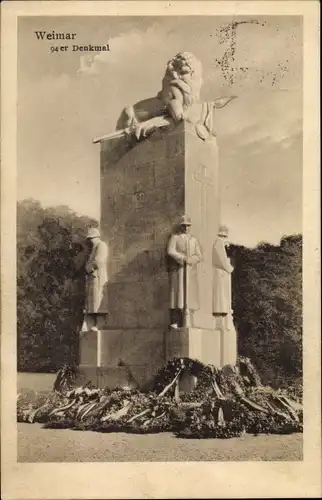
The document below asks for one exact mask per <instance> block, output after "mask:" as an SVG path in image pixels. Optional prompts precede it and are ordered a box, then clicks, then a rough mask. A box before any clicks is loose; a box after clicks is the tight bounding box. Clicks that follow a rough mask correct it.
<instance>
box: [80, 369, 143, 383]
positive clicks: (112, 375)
mask: <svg viewBox="0 0 322 500" xmlns="http://www.w3.org/2000/svg"><path fill="white" fill-rule="evenodd" d="M88 382H91V383H92V384H93V386H94V387H98V388H100V389H103V388H104V387H109V388H110V389H115V388H116V387H122V388H129V389H136V388H138V383H137V382H136V380H135V378H134V377H133V375H132V373H131V371H130V370H129V369H128V368H127V367H124V366H114V367H96V366H79V367H78V368H77V373H76V385H77V386H81V385H85V384H87V383H88Z"/></svg>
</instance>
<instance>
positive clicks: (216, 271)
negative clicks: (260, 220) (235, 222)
mask: <svg viewBox="0 0 322 500" xmlns="http://www.w3.org/2000/svg"><path fill="white" fill-rule="evenodd" d="M217 236H218V238H217V239H216V241H215V243H214V246H213V304H212V312H213V315H214V316H217V317H218V316H219V317H220V316H221V317H223V316H226V315H228V314H230V313H231V273H232V272H233V270H234V268H233V266H232V265H231V263H230V259H229V258H228V256H227V252H226V247H227V245H228V228H227V227H226V226H220V227H219V230H218V234H217Z"/></svg>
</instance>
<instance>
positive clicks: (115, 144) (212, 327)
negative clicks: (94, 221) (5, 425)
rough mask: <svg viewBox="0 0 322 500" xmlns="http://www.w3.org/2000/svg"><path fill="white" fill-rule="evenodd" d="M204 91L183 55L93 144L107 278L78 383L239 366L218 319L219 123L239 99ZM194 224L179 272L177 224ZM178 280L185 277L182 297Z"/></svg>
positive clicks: (131, 381) (134, 380) (196, 66)
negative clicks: (174, 361) (179, 360)
mask: <svg viewBox="0 0 322 500" xmlns="http://www.w3.org/2000/svg"><path fill="white" fill-rule="evenodd" d="M201 84H202V72H201V64H200V62H199V61H198V60H197V59H196V58H195V57H194V56H193V55H192V54H190V53H185V52H184V53H180V54H178V55H177V56H175V57H174V58H173V59H172V60H171V61H169V62H168V64H167V68H166V72H165V76H164V78H163V81H162V90H161V91H160V92H159V94H158V95H157V97H154V98H150V99H146V100H145V101H141V102H139V103H137V104H136V105H134V106H131V107H128V108H126V109H125V110H124V111H123V112H122V114H121V116H120V118H119V120H118V123H117V130H116V132H114V133H112V134H110V135H108V136H104V137H100V138H98V139H95V140H94V142H95V143H100V147H101V155H100V163H101V221H100V231H101V234H102V240H103V241H105V242H106V244H107V245H108V260H107V264H106V265H107V276H108V281H107V283H106V285H105V288H104V293H103V296H102V302H101V304H100V308H101V311H103V314H100V315H98V317H97V322H96V324H95V326H96V328H97V331H90V330H88V331H85V332H83V333H82V336H81V341H80V343H81V356H80V367H79V372H78V378H79V382H83V381H85V380H88V379H89V378H90V379H92V381H93V382H94V383H97V384H98V385H100V386H104V385H109V386H110V387H113V386H116V385H123V386H124V385H127V384H128V385H130V386H133V385H134V386H140V387H142V386H144V385H145V384H147V383H148V382H149V381H151V380H152V379H153V376H154V375H155V374H156V372H157V371H158V369H160V368H161V367H162V366H164V364H165V362H166V361H167V360H168V359H170V358H172V357H175V356H188V357H191V358H195V359H199V360H200V361H202V362H204V363H212V364H214V365H215V366H222V365H224V364H226V363H227V362H235V361H236V360H235V359H232V357H231V356H229V360H228V361H227V359H228V358H227V355H226V353H227V352H228V351H227V349H226V347H224V346H225V345H226V344H225V339H223V336H227V338H228V334H229V335H230V337H229V338H232V337H233V339H234V340H233V342H234V343H235V344H236V332H235V330H234V328H233V322H232V321H231V324H230V325H229V326H227V325H228V322H226V324H225V325H226V326H227V328H228V330H227V328H226V326H225V328H222V325H221V324H219V323H218V318H217V317H215V316H214V315H213V313H214V311H213V305H214V297H213V293H214V278H215V270H214V257H213V247H214V242H215V239H216V233H217V231H218V228H219V222H220V200H219V165H218V148H217V141H216V134H215V132H214V129H213V116H214V113H215V111H216V109H219V108H222V107H223V106H224V105H226V104H227V103H228V102H229V101H231V99H232V97H227V98H226V97H224V98H218V99H215V100H214V101H213V102H200V101H199V94H200V88H201ZM185 214H188V216H187V215H185ZM180 217H184V218H183V219H181V223H180ZM190 217H191V221H192V224H193V225H192V230H193V231H192V233H191V237H190V238H191V242H190V243H191V244H189V245H188V247H189V248H190V249H193V255H186V257H187V259H186V258H185V259H183V260H182V265H181V264H180V262H178V260H179V261H180V258H179V259H178V258H177V260H176V258H175V257H176V255H175V253H174V252H176V251H178V248H179V246H180V245H179V246H178V235H177V233H176V229H177V227H178V222H179V224H180V226H181V227H185V228H187V227H190V223H191V221H190V219H189V218H190ZM182 222H183V224H182ZM187 222H188V224H187ZM189 252H190V250H189ZM179 253H180V252H179ZM177 257H178V255H177ZM189 259H190V260H189ZM171 260H172V261H171ZM176 266H177V269H176V270H175V268H176ZM178 266H179V267H180V266H181V269H182V270H180V269H179V268H178ZM176 273H177V279H179V280H184V281H183V282H184V287H183V288H182V290H181V295H180V290H179V289H178V288H177V289H175V286H177V287H178V283H179V282H178V281H177V284H176V285H175V284H174V281H173V280H174V276H175V274H176ZM193 275H194V276H195V278H193ZM187 276H189V279H188V278H187ZM171 280H172V281H171ZM187 283H188V288H186V284H187ZM191 283H192V285H191ZM196 285H197V286H196ZM189 288H190V290H189ZM191 293H192V295H195V297H194V298H193V297H192V295H191ZM175 295H176V297H175ZM174 299H176V300H174ZM177 299H180V300H177ZM175 302H176V303H175ZM174 306H175V307H174ZM179 306H180V307H179ZM180 312H182V317H181V319H180V318H179V319H178V320H174V318H173V314H175V313H177V314H178V313H180ZM229 317H231V318H232V316H231V311H230V310H229ZM85 329H86V328H85ZM227 332H228V333H227ZM229 352H231V349H230V350H229Z"/></svg>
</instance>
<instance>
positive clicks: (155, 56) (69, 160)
mask: <svg viewBox="0 0 322 500" xmlns="http://www.w3.org/2000/svg"><path fill="white" fill-rule="evenodd" d="M242 20H247V21H256V22H248V23H245V24H240V25H239V26H238V27H237V30H236V38H235V40H236V52H235V56H234V60H230V61H229V65H230V71H229V72H228V73H227V72H225V71H222V67H221V65H220V61H221V59H222V57H223V55H224V53H225V51H227V49H228V48H229V46H230V44H231V40H232V37H231V36H230V34H231V32H230V31H229V30H228V31H227V30H226V29H225V27H226V26H227V25H229V23H231V22H232V21H235V22H236V21H242ZM35 30H48V31H52V30H55V31H57V32H62V31H65V32H68V31H69V32H74V33H76V37H75V41H74V43H77V44H81V45H86V44H89V43H91V44H94V45H95V44H96V45H104V44H107V43H109V46H110V51H109V52H104V53H101V55H96V56H94V58H92V59H89V58H87V57H86V56H85V57H84V55H82V54H81V53H80V52H72V51H71V48H70V49H69V51H68V52H59V53H53V54H50V53H49V47H50V45H52V42H51V41H41V40H37V37H36V36H35V34H34V31H35ZM61 43H63V44H65V42H61ZM66 43H69V44H70V46H71V45H72V43H73V42H68V41H67V42H66ZM179 51H190V52H193V53H194V54H195V55H196V56H197V57H198V58H199V59H200V60H201V61H202V64H203V73H204V86H203V89H202V93H201V97H202V99H209V100H213V99H214V98H216V97H218V96H220V95H236V96H237V97H238V98H237V99H236V100H235V101H233V102H232V103H231V104H229V105H228V106H227V107H226V108H224V109H223V110H221V111H220V112H218V113H217V117H216V121H217V123H216V127H217V136H218V143H219V147H220V169H221V177H222V186H221V192H222V215H223V222H225V223H226V224H227V225H228V226H229V227H230V234H231V239H232V241H234V242H236V243H241V244H244V245H249V246H252V245H255V244H256V243H258V242H260V241H270V242H272V243H278V241H279V239H280V238H281V236H283V235H285V234H293V233H298V232H301V231H302V216H301V211H302V24H301V18H300V16H298V17H285V16H283V17H282V16H281V17H259V18H253V17H252V18H248V19H247V18H245V17H244V18H241V17H235V18H228V17H218V16H217V17H207V18H206V17H154V18H152V17H146V18H139V17H136V18H125V17H92V18H89V17H87V18H86V17H77V18H75V17H72V18H71V17H64V18H58V17H56V18H53V17H51V18H50V19H49V18H42V17H38V18H24V19H21V18H20V20H19V26H18V198H19V199H23V198H27V197H33V198H35V199H37V200H39V201H41V203H42V204H43V205H44V206H49V205H58V204H64V205H68V206H70V207H71V208H72V209H74V210H75V211H77V212H78V213H80V214H87V215H89V216H93V217H95V218H98V217H99V175H100V174H99V145H93V144H92V139H93V138H94V137H96V136H100V135H104V134H107V133H110V132H112V131H113V130H114V129H115V124H116V121H117V118H118V116H119V114H120V112H121V110H122V108H123V107H124V106H125V105H127V104H132V103H134V102H136V101H138V100H140V99H144V98H147V97H152V96H154V95H156V93H157V92H158V91H159V90H160V84H161V80H162V77H163V74H164V70H165V64H166V62H167V60H168V59H170V58H171V57H173V56H174V55H175V54H176V53H177V52H179ZM240 68H244V69H240Z"/></svg>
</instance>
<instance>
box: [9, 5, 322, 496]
mask: <svg viewBox="0 0 322 500" xmlns="http://www.w3.org/2000/svg"><path fill="white" fill-rule="evenodd" d="M18 3H21V2H18ZM32 3H34V2H31V4H32ZM45 3H46V2H45ZM49 3H51V2H49ZM53 3H55V2H53ZM68 3H69V2H57V4H68ZM70 3H71V4H75V3H76V4H77V2H70ZM82 3H84V4H86V3H87V2H78V4H79V6H80V7H81V5H80V4H82ZM94 3H95V2H94ZM97 3H100V2H97ZM102 3H105V2H102ZM106 3H109V2H106ZM126 3H127V2H125V4H126ZM128 3H129V4H135V2H128ZM155 3H158V2H155ZM160 3H162V2H160ZM174 3H176V2H174ZM181 3H182V4H184V3H185V2H177V4H181ZM210 3H211V2H209V4H210ZM219 3H221V2H219ZM224 3H226V4H229V3H233V2H224ZM281 3H283V2H281ZM116 4H117V2H116ZM201 4H207V2H201ZM169 8H170V9H171V8H172V7H169ZM72 12H73V13H72V14H71V13H68V14H64V9H63V8H62V9H61V13H60V12H59V11H55V13H54V14H51V15H45V14H43V15H40V14H39V12H37V13H36V11H34V13H33V14H31V13H30V12H28V13H26V15H19V16H17V18H16V57H17V60H16V109H15V111H16V117H15V118H16V120H15V127H16V142H15V144H16V145H15V148H16V149H15V151H16V153H15V155H16V156H15V159H16V167H15V180H14V184H15V190H16V192H15V196H14V197H13V200H11V201H12V202H13V204H15V208H14V217H15V221H16V222H15V249H16V250H15V252H16V255H15V262H14V268H15V269H14V273H15V275H14V283H12V286H13V288H12V290H14V292H13V294H14V299H12V300H13V302H14V304H13V308H14V310H15V319H14V323H15V324H14V325H13V329H12V330H11V336H12V335H13V331H14V328H15V329H16V331H15V334H14V335H15V338H16V341H15V342H16V344H15V345H16V350H15V360H14V363H15V368H14V369H15V370H16V373H15V378H14V379H13V380H14V381H15V382H14V385H15V387H16V389H13V390H15V391H16V402H15V412H14V415H15V416H14V418H15V422H16V426H17V427H16V437H15V438H14V439H16V442H14V441H13V442H12V443H13V447H14V449H15V453H16V460H17V464H18V465H19V464H21V465H23V464H25V465H27V464H29V465H30V466H31V465H32V464H33V466H36V464H48V466H49V464H50V465H53V464H57V465H59V464H66V463H69V464H73V463H83V464H84V466H85V465H86V464H90V463H91V465H92V466H94V464H98V463H105V464H110V466H111V467H112V466H114V465H116V464H119V465H120V466H121V464H123V466H126V464H127V463H128V464H130V463H133V462H134V463H136V464H137V465H138V464H141V466H145V465H146V466H148V465H149V464H150V465H152V463H155V464H156V465H157V463H158V462H163V463H172V465H173V466H174V467H176V464H177V465H178V466H179V464H180V462H181V463H182V462H184V463H186V465H188V464H189V463H190V464H191V465H192V464H193V463H199V464H200V466H202V463H204V464H205V465H207V466H208V467H211V466H212V465H211V464H216V463H218V462H219V463H220V462H221V463H222V465H224V463H227V467H228V463H233V462H234V463H236V462H237V464H240V465H242V463H247V462H248V463H249V462H253V463H258V464H259V465H260V463H262V464H263V463H270V462H271V463H272V464H275V465H276V464H277V465H278V464H281V465H282V464H283V463H285V462H288V463H293V464H294V465H298V466H301V464H302V465H304V451H303V450H304V440H303V436H304V435H305V414H306V413H305V412H306V403H305V401H306V399H305V396H303V393H304V389H305V382H304V380H305V369H307V366H308V365H307V363H306V362H305V359H304V358H305V344H304V343H303V341H304V336H305V335H306V333H305V332H306V331H308V332H309V327H308V329H307V330H306V328H305V324H306V323H305V318H304V308H305V290H307V288H306V287H305V282H304V279H305V278H304V275H305V273H306V268H305V266H304V264H303V262H304V261H303V258H304V255H305V251H306V250H305V249H306V248H309V246H308V245H309V243H308V242H309V240H306V239H305V238H306V237H305V214H304V211H303V210H304V206H305V200H307V198H306V197H305V196H307V195H305V191H304V189H305V185H306V184H305V182H306V180H305V179H306V172H307V171H308V168H309V167H306V163H305V160H304V158H305V155H304V147H305V141H304V132H305V131H304V128H305V123H306V120H305V102H306V101H305V93H304V87H305V71H304V69H305V57H304V55H305V36H304V24H305V22H304V16H303V15H299V14H296V12H293V13H292V12H291V13H289V14H285V13H283V14H282V13H281V14H278V12H277V13H276V12H275V13H272V14H265V13H261V12H260V11H259V13H258V14H252V13H247V11H246V13H238V11H236V10H235V11H233V10H231V13H230V14H229V13H218V14H216V11H215V10H214V11H213V12H212V13H211V14H210V13H209V14H207V15H202V14H201V13H200V14H198V11H194V10H193V12H192V13H191V14H190V15H185V11H184V10H183V9H182V12H181V13H180V12H179V8H176V9H175V11H174V12H173V13H172V14H171V15H170V13H169V14H165V13H164V12H162V13H161V12H160V14H159V15H158V13H157V9H153V8H151V9H150V10H149V9H148V11H147V13H146V14H137V13H134V11H133V9H132V10H131V9H129V10H128V12H129V13H126V12H125V10H124V9H123V10H122V9H121V11H120V12H118V13H117V15H115V12H110V13H106V14H105V15H103V14H99V15H98V14H95V13H94V14H91V15H82V14H81V13H80V12H79V13H77V10H76V11H75V10H73V11H72ZM315 119H316V117H314V120H315ZM307 164H308V163H307ZM315 166H316V165H315ZM5 167H6V165H5ZM315 216H316V217H318V214H317V212H316V213H315ZM6 220H7V221H8V219H6ZM312 222H313V221H312ZM313 231H315V230H314V229H313ZM314 241H316V240H314ZM306 242H307V243H306ZM306 245H307V246H306ZM3 262H4V260H3ZM316 273H319V269H316ZM1 276H2V277H3V275H1ZM314 286H315V289H314ZM314 286H313V287H311V293H314V292H315V294H316V293H318V289H317V284H315V285H314ZM314 300H315V299H314ZM313 302H314V301H313ZM313 302H312V304H313ZM314 303H315V302H314ZM4 309H5V308H2V310H3V311H4ZM2 323H3V318H2ZM3 324H4V323H3ZM317 327H318V328H319V326H318V324H314V325H313V329H316V328H317ZM311 328H312V327H311ZM314 331H315V330H314ZM316 333H317V332H316ZM312 338H313V336H312ZM312 342H313V340H312ZM312 345H313V344H312ZM305 367H306V368H305ZM318 376H319V373H318ZM316 390H318V388H317V387H316ZM318 394H320V393H319V392H318V393H317V399H318V398H319V396H318ZM307 411H309V409H308V410H307ZM303 429H304V434H303ZM317 436H318V435H317ZM317 436H316V437H317ZM317 446H318V445H317ZM96 466H98V465H95V467H96ZM187 470H188V469H187ZM210 470H211V469H210ZM227 473H228V471H227ZM258 480H260V478H258ZM287 481H288V482H290V481H292V479H291V478H290V477H288V479H287ZM170 492H171V489H169V491H167V494H165V493H164V492H163V495H165V496H164V497H171V496H172V495H173V496H172V498H177V496H175V494H174V493H170ZM141 494H142V492H141ZM185 494H186V495H187V492H186V493H185ZM202 494H203V495H205V492H203V493H201V495H202ZM283 494H284V495H285V491H284V492H283V491H281V496H283ZM120 495H121V494H120ZM120 495H119V496H118V498H120V497H121V496H120ZM144 495H145V496H143V497H144V498H160V497H159V496H157V494H156V493H155V492H154V493H153V492H152V493H148V491H147V490H144ZM210 496H211V497H213V498H214V497H215V492H214V491H213V490H210V491H209V492H208V497H210ZM123 497H124V496H123ZM143 497H141V498H143ZM6 498H8V497H6ZM57 498H58V496H57ZM66 498H67V497H66ZM69 498H76V497H75V496H71V497H69ZM84 498H85V497H84ZM86 498H88V497H86ZM93 498H94V497H93ZM108 498H110V496H109V497H108ZM161 498H162V497H161ZM241 498H242V496H241Z"/></svg>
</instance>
